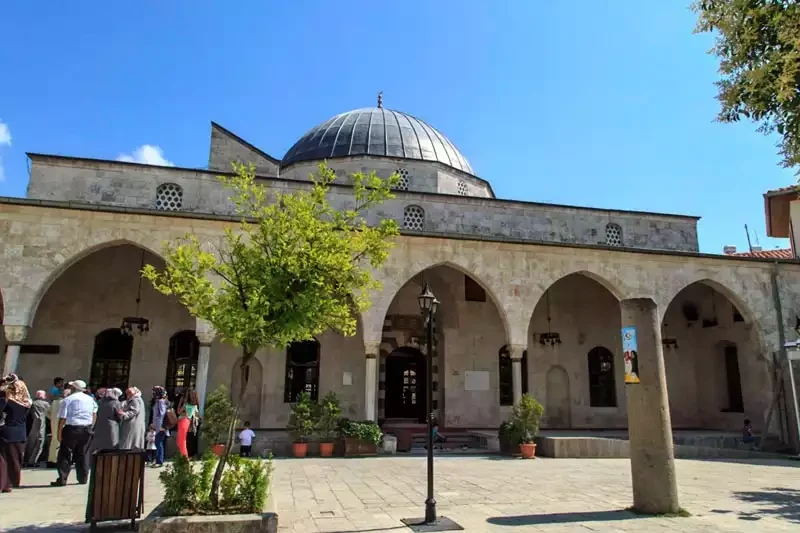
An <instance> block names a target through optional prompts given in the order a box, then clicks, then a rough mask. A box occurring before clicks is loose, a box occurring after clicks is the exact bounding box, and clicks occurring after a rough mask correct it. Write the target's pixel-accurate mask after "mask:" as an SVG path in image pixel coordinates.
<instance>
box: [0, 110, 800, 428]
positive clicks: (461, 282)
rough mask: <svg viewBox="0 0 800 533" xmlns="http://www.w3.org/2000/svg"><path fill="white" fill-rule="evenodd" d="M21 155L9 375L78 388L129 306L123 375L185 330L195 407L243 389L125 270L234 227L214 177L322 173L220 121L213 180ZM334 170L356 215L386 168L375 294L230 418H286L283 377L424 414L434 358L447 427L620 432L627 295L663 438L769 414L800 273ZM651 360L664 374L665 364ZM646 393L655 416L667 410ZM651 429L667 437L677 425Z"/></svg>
mask: <svg viewBox="0 0 800 533" xmlns="http://www.w3.org/2000/svg"><path fill="white" fill-rule="evenodd" d="M31 160H32V162H33V164H32V167H31V176H30V184H29V187H28V199H2V200H1V201H0V202H1V203H0V257H2V258H3V269H0V302H1V303H2V320H3V325H4V328H3V333H2V335H5V337H7V338H8V340H9V341H10V344H9V346H8V349H6V350H5V353H6V357H5V361H4V368H5V369H6V370H7V369H16V370H17V371H18V372H19V373H21V374H22V375H23V376H24V377H25V379H26V380H27V381H28V384H29V386H30V387H31V388H33V389H38V388H46V387H47V386H48V385H49V383H50V380H51V379H52V377H54V376H56V375H61V376H64V377H67V378H73V379H74V378H82V379H86V378H88V377H89V376H90V375H91V374H92V373H93V365H94V364H95V363H96V362H97V360H98V356H97V353H98V349H99V348H96V346H98V345H97V344H96V343H98V342H99V339H100V337H98V336H99V335H100V334H102V333H103V332H104V331H107V330H112V331H113V330H115V329H117V328H119V326H120V324H121V322H122V319H123V317H126V316H131V315H133V314H134V313H138V315H137V316H145V317H147V318H149V319H150V321H151V329H150V331H149V333H147V334H146V335H139V334H135V335H134V336H133V343H132V347H130V348H126V350H127V349H130V352H131V355H130V360H129V368H127V370H126V372H127V374H126V376H127V377H126V379H127V380H128V381H129V382H130V383H132V384H135V385H137V386H139V387H140V388H141V389H142V390H143V391H146V392H145V395H146V396H149V391H150V388H151V387H152V386H153V385H158V384H166V383H168V382H169V380H170V379H173V378H174V377H175V375H174V374H175V372H174V368H173V367H174V366H175V365H174V364H173V363H174V358H173V363H170V361H171V359H170V354H173V355H174V354H175V353H177V352H178V351H179V350H178V348H176V345H177V340H176V339H179V338H183V339H186V338H190V339H194V338H195V337H193V336H192V335H191V333H188V334H187V333H186V332H187V331H188V332H195V334H196V339H195V340H196V342H190V343H189V345H186V346H190V347H191V349H196V350H197V353H198V355H197V363H196V368H195V372H196V375H195V379H196V386H197V388H198V391H199V392H200V394H201V396H204V395H205V394H206V393H207V392H208V391H210V390H213V389H215V388H216V387H218V386H219V385H226V386H227V387H228V388H230V389H232V392H233V393H234V394H235V393H237V392H238V390H237V387H238V386H239V385H238V382H239V381H238V376H239V375H240V372H241V371H240V359H239V358H240V353H239V350H238V349H237V348H236V347H234V346H231V345H230V344H227V343H224V342H222V341H221V340H220V339H218V338H215V337H214V334H213V331H211V330H210V329H209V326H208V324H205V323H203V322H199V321H197V320H195V319H194V318H193V317H191V316H190V315H189V314H188V312H187V311H186V310H185V309H183V308H182V306H181V305H180V304H179V303H178V302H176V301H174V300H173V299H170V298H167V297H165V296H163V295H160V294H158V293H156V292H155V291H153V290H152V288H151V287H150V286H149V285H148V284H147V283H144V284H142V285H141V292H140V280H139V276H138V271H139V269H140V268H141V265H142V262H143V261H144V262H145V263H150V264H154V265H155V266H156V267H158V266H160V265H161V264H162V259H161V258H160V257H159V251H160V250H161V248H162V244H163V243H164V242H165V241H172V240H174V239H176V238H179V237H181V236H183V235H185V234H186V233H187V232H190V233H193V234H194V235H196V236H197V237H198V238H199V239H200V240H201V241H204V242H209V243H214V242H217V241H219V240H220V239H221V238H222V235H223V231H224V230H225V229H226V228H229V227H235V225H236V221H235V218H233V217H232V216H231V214H232V207H233V206H232V204H231V202H230V201H229V199H228V192H227V191H226V190H225V189H224V188H223V187H222V186H221V184H220V183H219V180H218V179H217V177H216V175H217V174H218V173H220V172H225V171H227V170H228V169H229V168H230V162H231V161H241V162H253V163H254V164H255V165H256V168H257V170H258V173H259V175H260V178H259V179H260V180H261V182H262V183H263V184H264V185H265V186H267V187H270V188H272V189H274V190H280V191H287V192H289V191H293V190H298V189H301V188H306V187H308V182H307V181H305V180H306V179H307V175H308V173H309V172H312V171H313V170H314V169H315V168H316V165H317V164H318V162H306V161H303V162H298V163H294V164H292V165H288V166H287V167H285V168H279V163H280V162H279V161H277V160H275V159H273V158H271V157H270V156H269V155H267V154H266V153H264V152H262V151H260V150H258V149H257V148H255V147H253V146H252V145H250V144H249V143H247V142H246V141H244V140H242V139H240V138H239V137H237V136H236V135H234V134H233V133H231V132H230V131H228V130H225V129H224V128H222V127H221V126H218V125H216V124H212V134H211V149H210V154H209V170H197V169H185V168H174V167H155V166H149V165H139V164H134V163H123V162H116V161H100V160H91V159H80V158H68V157H61V156H46V155H31ZM329 163H330V166H331V167H332V168H333V169H334V170H335V171H336V172H337V174H338V175H340V176H342V180H341V182H342V183H341V184H337V185H335V186H334V187H333V188H332V190H331V195H330V198H331V201H332V203H333V204H334V205H335V206H337V207H346V206H349V205H351V203H352V190H351V188H350V187H349V186H348V185H347V176H348V175H349V174H350V173H352V172H358V171H364V172H369V171H371V170H376V171H377V172H378V173H379V174H380V175H383V176H386V175H388V174H390V173H392V172H395V171H399V172H400V173H401V174H402V175H403V179H404V181H403V184H402V187H401V188H400V190H398V191H396V193H397V194H396V198H394V199H392V200H390V201H388V202H386V203H385V204H383V205H381V206H380V207H378V208H377V209H375V211H374V212H372V213H369V214H368V215H367V218H368V221H370V222H375V221H377V220H379V219H382V218H394V219H395V220H397V221H398V222H399V223H400V224H401V225H403V224H405V225H406V227H404V230H403V235H402V236H401V237H399V238H397V240H396V243H395V247H394V249H393V251H392V252H391V254H390V255H389V259H388V261H387V262H386V264H385V265H384V266H383V267H382V268H381V269H379V270H378V271H376V272H375V275H376V277H377V279H379V280H380V281H381V282H382V284H383V289H382V290H381V291H379V292H376V293H374V294H373V295H372V298H371V300H372V306H371V307H370V308H369V309H368V310H366V311H365V312H364V313H362V315H361V316H360V317H359V327H358V331H357V334H356V335H355V336H353V337H349V338H344V337H342V336H340V335H338V334H335V333H333V332H328V333H325V334H324V335H321V336H320V337H319V339H318V341H319V359H318V364H317V366H316V367H315V369H314V370H313V372H312V370H308V369H307V368H306V367H303V368H302V369H299V368H295V367H291V369H290V367H289V366H288V364H287V359H288V357H289V356H288V355H287V350H285V349H273V348H270V349H264V350H261V351H260V352H259V353H257V354H256V356H255V360H254V361H253V363H252V364H251V365H250V368H249V370H248V372H249V385H248V388H247V390H246V392H245V405H244V407H243V411H242V418H243V419H245V420H249V421H250V422H251V424H252V425H253V426H254V427H256V428H261V429H281V428H283V427H285V425H286V423H287V421H288V416H289V403H287V399H288V398H289V397H290V396H291V395H292V394H293V392H292V391H294V390H295V389H294V388H293V389H291V390H289V391H287V390H286V387H287V384H291V382H290V378H289V377H287V376H289V374H290V371H291V375H292V376H294V372H301V371H302V372H303V373H304V374H303V375H305V376H308V375H309V374H308V372H311V373H312V374H313V373H316V374H317V375H318V376H319V378H318V381H316V382H315V385H314V387H315V390H316V392H317V394H318V395H319V396H320V397H322V396H324V395H325V394H326V393H328V392H335V393H336V394H337V395H338V396H339V398H340V399H341V401H342V407H343V412H344V414H345V416H348V417H351V418H354V419H365V418H366V419H376V420H380V421H383V420H384V419H389V418H391V419H393V420H397V419H411V420H421V419H424V416H425V413H424V412H422V411H421V409H420V407H421V406H423V405H424V395H423V390H422V389H420V388H418V385H417V384H418V383H421V382H422V380H423V379H424V377H425V376H424V373H425V372H427V369H426V368H425V364H424V363H425V361H426V358H427V357H430V358H431V361H432V366H433V375H432V378H433V382H434V396H433V398H432V400H433V410H434V413H435V415H436V416H437V419H438V420H439V421H440V422H441V423H442V424H443V426H446V427H451V428H473V429H474V428H484V429H494V428H496V427H497V426H498V424H499V423H500V421H501V420H503V419H505V418H507V417H508V416H509V414H510V412H511V403H512V400H514V401H515V400H517V399H518V398H519V397H520V395H521V394H522V393H523V392H531V393H532V394H534V395H535V396H536V397H537V398H538V399H539V400H540V401H541V402H542V403H543V404H544V406H545V417H544V420H543V426H544V427H547V428H559V429H590V428H625V427H627V425H628V423H629V420H630V417H629V415H630V410H629V406H630V405H631V398H634V396H635V398H634V399H633V403H632V405H634V406H638V407H637V408H638V409H639V411H637V413H638V415H637V416H644V415H646V413H645V411H642V410H641V407H642V405H644V403H647V402H645V401H644V400H643V399H644V398H646V397H647V396H646V395H644V394H639V393H638V392H636V393H633V392H631V389H630V388H628V386H626V385H625V384H624V383H623V359H622V342H621V333H620V329H621V327H622V326H625V325H628V324H626V323H625V321H626V320H628V319H627V318H625V317H626V316H628V315H626V314H625V312H624V310H625V309H628V312H630V309H632V308H633V307H632V306H631V304H630V302H652V304H653V305H651V306H650V307H648V309H649V311H648V313H650V314H649V315H648V316H647V317H644V318H641V317H640V318H641V320H642V321H643V322H642V323H644V324H647V323H648V321H649V322H652V324H659V325H660V330H659V331H647V332H643V334H645V335H647V338H646V339H645V340H646V342H647V343H649V344H648V346H651V345H653V344H655V346H657V347H658V348H659V350H651V351H652V352H653V353H651V354H649V357H652V358H653V359H652V360H647V359H645V360H643V364H646V363H645V361H647V364H650V363H652V364H658V365H664V366H665V368H666V379H665V383H666V389H667V392H668V406H669V410H668V411H669V414H670V415H671V424H672V425H673V426H675V427H679V428H702V429H716V430H735V429H738V428H739V427H741V424H742V419H743V418H744V417H749V418H751V419H752V420H753V421H754V422H755V424H756V425H757V426H758V422H759V421H762V420H764V417H765V414H766V412H767V411H768V408H769V405H770V402H771V399H772V393H773V392H772V391H773V388H774V385H773V383H772V376H771V369H770V366H769V364H768V363H767V361H768V360H770V359H771V356H772V354H773V352H776V351H779V349H780V340H781V337H780V334H779V330H780V329H781V327H782V328H783V330H784V331H789V327H790V326H793V321H794V317H795V310H796V309H797V308H798V305H800V296H798V295H800V263H797V262H794V261H778V262H770V261H764V260H760V259H756V258H743V257H735V256H710V255H702V254H698V253H697V249H698V244H697V218H696V217H688V216H680V215H663V214H652V213H638V212H625V211H614V210H602V209H591V208H582V207H570V206H556V205H547V204H538V203H526V202H516V201H507V200H497V199H495V198H494V193H493V192H492V189H491V187H490V186H489V184H488V182H486V181H484V180H482V179H480V178H478V177H476V176H472V175H470V174H467V173H465V172H463V171H461V170H457V169H453V168H450V167H448V166H447V165H445V164H443V163H440V162H432V161H419V160H410V159H409V160H400V159H398V158H389V157H379V156H374V157H373V156H368V157H367V156H358V157H350V158H337V159H334V160H332V161H330V162H329ZM278 174H280V177H276V176H277V175H278ZM426 283H427V284H429V285H430V287H431V288H432V290H433V291H434V293H435V294H436V295H437V297H438V299H439V300H440V302H441V304H440V307H439V310H438V312H437V315H436V317H435V320H434V321H433V322H432V327H433V331H434V345H433V348H432V353H430V354H428V353H427V347H426V346H425V344H424V337H425V323H424V321H423V320H422V318H421V316H420V312H419V307H418V303H417V295H418V294H419V293H420V291H421V290H422V287H423V286H424V285H425V284H426ZM773 283H775V284H777V291H776V293H777V295H778V299H779V300H780V303H781V305H780V307H781V309H780V310H781V312H782V317H783V321H784V322H785V323H784V324H779V323H778V313H777V310H776V299H775V296H774V294H775V293H774V292H773ZM139 295H140V296H141V299H140V302H139V303H138V304H137V301H136V300H137V296H139ZM137 305H138V310H137ZM648 305H650V304H648ZM634 307H635V306H634ZM642 316H644V315H642ZM650 329H653V328H652V327H651V328H650ZM656 329H659V328H656ZM3 338H4V337H2V336H0V341H2V340H3ZM556 338H557V339H558V341H557V342H549V341H548V339H550V340H553V339H556ZM126 346H127V345H126ZM54 347H57V353H55V351H56V350H54ZM656 352H657V353H656ZM662 353H663V357H662V355H661V354H662ZM170 365H172V366H170ZM104 368H105V367H104ZM398 368H400V370H399V371H398ZM646 370H648V371H651V374H650V375H653V376H655V375H658V376H661V375H663V368H662V367H661V366H659V369H658V372H656V371H655V370H653V369H652V368H651V369H646ZM398 372H399V373H398ZM659 379H660V378H659ZM415 387H417V388H415ZM648 394H649V392H648ZM659 394H660V393H659ZM637 395H638V396H637ZM653 397H654V398H655V397H656V396H653ZM657 399H658V402H656V403H658V404H659V405H663V406H664V408H663V409H662V411H667V403H666V402H667V400H665V399H664V398H661V397H660V396H658V398H657ZM662 400H663V401H662ZM648 401H649V400H648ZM643 402H644V403H643ZM651 403H652V402H651ZM652 405H655V404H652ZM656 411H658V406H656ZM643 413H644V415H643ZM651 413H652V411H651ZM662 414H663V413H662ZM644 418H646V416H644ZM773 420H777V417H774V418H773ZM662 422H664V423H666V424H667V427H668V425H669V416H666V417H665V418H664V419H662ZM662 425H663V424H662ZM758 429H761V428H758Z"/></svg>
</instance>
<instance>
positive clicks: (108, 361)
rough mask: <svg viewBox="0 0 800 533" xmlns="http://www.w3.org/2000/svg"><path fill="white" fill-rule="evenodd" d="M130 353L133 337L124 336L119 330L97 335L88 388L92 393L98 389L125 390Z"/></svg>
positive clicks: (115, 329) (129, 367) (128, 374)
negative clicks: (114, 388)
mask: <svg viewBox="0 0 800 533" xmlns="http://www.w3.org/2000/svg"><path fill="white" fill-rule="evenodd" d="M132 353H133V337H132V336H130V335H125V334H124V333H122V332H121V331H120V330H119V328H112V329H107V330H105V331H103V332H101V333H100V334H99V335H97V336H96V337H95V338H94V352H93V353H92V372H91V377H90V378H89V387H90V388H91V389H92V390H93V391H94V390H97V389H98V388H100V387H105V388H113V387H116V388H118V389H120V390H125V389H127V388H128V379H129V378H130V371H131V354H132Z"/></svg>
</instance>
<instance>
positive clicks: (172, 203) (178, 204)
mask: <svg viewBox="0 0 800 533" xmlns="http://www.w3.org/2000/svg"><path fill="white" fill-rule="evenodd" d="M182 207H183V189H182V188H181V186H180V185H177V184H175V183H162V184H161V185H159V186H158V189H156V209H161V210H162V211H179V210H180V209H181V208H182Z"/></svg>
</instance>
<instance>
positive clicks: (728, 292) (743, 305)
mask: <svg viewBox="0 0 800 533" xmlns="http://www.w3.org/2000/svg"><path fill="white" fill-rule="evenodd" d="M695 284H701V285H706V286H707V287H710V288H711V289H713V290H715V291H716V292H718V293H720V294H721V295H722V296H724V297H725V298H727V299H728V301H730V302H731V303H732V304H733V305H734V306H736V309H737V311H739V313H741V315H742V317H743V318H744V322H745V324H755V323H756V322H757V320H756V317H755V313H754V312H753V310H752V309H751V308H750V306H749V305H747V302H745V301H744V299H742V298H741V297H740V296H739V295H738V294H736V292H735V291H734V290H732V289H731V288H729V287H728V285H727V284H726V283H723V282H721V281H717V280H714V279H711V278H707V277H702V278H697V279H695V280H693V281H689V282H688V283H685V284H683V285H679V286H678V287H676V288H675V289H674V290H673V291H672V292H668V293H667V294H665V295H664V299H663V301H662V302H660V304H661V305H663V311H662V313H661V314H662V320H663V315H666V312H667V309H669V306H670V305H672V302H673V301H675V299H676V298H677V297H678V296H679V295H680V294H681V293H682V292H683V291H685V290H686V289H688V288H689V287H691V286H692V285H695Z"/></svg>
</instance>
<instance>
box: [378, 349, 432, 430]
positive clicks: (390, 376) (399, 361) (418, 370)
mask: <svg viewBox="0 0 800 533" xmlns="http://www.w3.org/2000/svg"><path fill="white" fill-rule="evenodd" d="M426 365H427V361H426V359H425V356H424V355H423V354H422V352H420V351H419V350H417V349H416V348H407V347H403V348H398V349H397V350H394V351H393V352H392V353H390V354H389V355H388V356H387V357H386V377H385V382H386V418H392V419H411V420H415V421H418V422H420V423H423V422H425V405H426V404H425V402H426V398H427V387H426V383H427V381H426V379H427V373H426V370H427V369H426Z"/></svg>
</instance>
